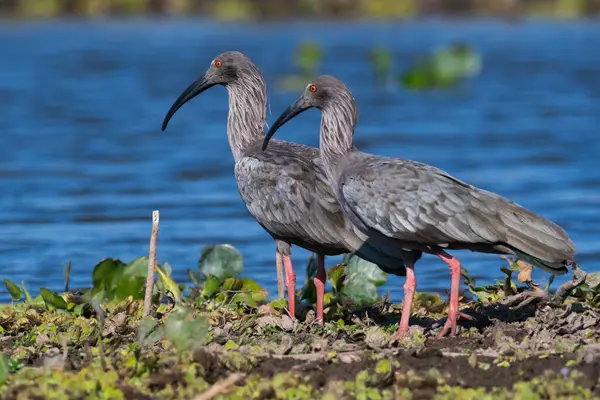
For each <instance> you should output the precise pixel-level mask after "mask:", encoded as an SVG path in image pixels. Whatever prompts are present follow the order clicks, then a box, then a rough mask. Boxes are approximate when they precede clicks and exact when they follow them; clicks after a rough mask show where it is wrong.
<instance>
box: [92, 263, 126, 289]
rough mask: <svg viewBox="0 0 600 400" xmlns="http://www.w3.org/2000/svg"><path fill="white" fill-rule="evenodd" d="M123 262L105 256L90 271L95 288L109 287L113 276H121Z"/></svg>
mask: <svg viewBox="0 0 600 400" xmlns="http://www.w3.org/2000/svg"><path fill="white" fill-rule="evenodd" d="M123 267H125V263H124V262H123V261H121V260H118V259H115V258H105V259H104V260H102V261H100V262H99V263H98V264H96V266H95V267H94V270H93V271H92V284H93V285H94V288H97V289H100V290H102V289H109V288H111V287H112V282H113V279H115V277H119V278H120V276H121V273H122V272H123Z"/></svg>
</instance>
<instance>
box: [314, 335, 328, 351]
mask: <svg viewBox="0 0 600 400" xmlns="http://www.w3.org/2000/svg"><path fill="white" fill-rule="evenodd" d="M312 348H313V350H316V351H321V350H325V349H326V348H327V339H323V338H315V339H313V341H312Z"/></svg>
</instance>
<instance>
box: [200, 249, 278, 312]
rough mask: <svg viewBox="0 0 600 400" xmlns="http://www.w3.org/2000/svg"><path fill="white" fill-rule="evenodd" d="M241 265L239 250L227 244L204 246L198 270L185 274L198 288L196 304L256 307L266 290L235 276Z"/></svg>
mask: <svg viewBox="0 0 600 400" xmlns="http://www.w3.org/2000/svg"><path fill="white" fill-rule="evenodd" d="M243 269H244V264H243V258H242V254H241V253H240V252H239V251H238V250H237V249H236V248H235V247H233V246H231V245H229V244H221V245H216V246H207V247H205V248H204V249H203V250H202V254H201V255H200V261H199V262H198V270H199V273H197V272H195V271H191V270H188V276H189V277H190V279H191V280H192V282H193V283H194V285H195V286H196V287H197V288H198V289H199V296H198V298H197V299H196V303H197V304H198V305H208V304H209V303H210V304H212V307H218V306H232V307H234V308H237V307H240V306H250V307H256V306H258V305H259V304H260V303H262V302H264V301H265V299H266V298H267V292H266V291H265V290H264V289H263V288H262V287H261V286H260V285H259V284H258V283H256V282H255V281H253V280H252V279H249V278H238V277H239V275H240V274H241V273H242V271H243Z"/></svg>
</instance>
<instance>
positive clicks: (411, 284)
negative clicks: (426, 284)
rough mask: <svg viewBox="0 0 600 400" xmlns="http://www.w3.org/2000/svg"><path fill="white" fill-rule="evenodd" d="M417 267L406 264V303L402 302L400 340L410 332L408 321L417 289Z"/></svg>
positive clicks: (399, 328) (399, 327)
mask: <svg viewBox="0 0 600 400" xmlns="http://www.w3.org/2000/svg"><path fill="white" fill-rule="evenodd" d="M414 268H415V266H414V265H413V264H406V281H405V282H404V301H403V302H402V317H401V318H400V326H398V338H402V337H404V335H406V333H407V332H408V319H409V318H410V309H411V307H412V302H413V298H414V296H415V290H416V288H417V279H416V278H415V270H414Z"/></svg>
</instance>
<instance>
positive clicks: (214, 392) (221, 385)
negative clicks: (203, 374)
mask: <svg viewBox="0 0 600 400" xmlns="http://www.w3.org/2000/svg"><path fill="white" fill-rule="evenodd" d="M245 376H246V375H245V374H241V373H239V372H235V373H233V374H231V375H229V376H228V377H227V378H225V379H223V380H222V381H219V382H217V383H215V384H214V385H212V386H211V387H210V388H208V389H207V390H205V391H204V392H202V393H200V394H199V395H198V396H196V397H195V398H194V400H211V399H213V398H214V397H215V396H218V395H220V394H222V393H224V392H225V391H227V389H229V387H230V386H233V385H235V384H236V383H237V382H238V381H239V380H240V379H242V378H244V377H245Z"/></svg>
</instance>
